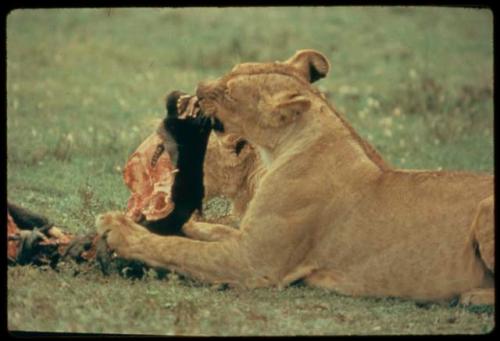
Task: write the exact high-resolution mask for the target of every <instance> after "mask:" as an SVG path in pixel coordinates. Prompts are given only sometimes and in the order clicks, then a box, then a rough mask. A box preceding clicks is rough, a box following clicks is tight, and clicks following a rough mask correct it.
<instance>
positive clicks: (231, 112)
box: [196, 50, 330, 146]
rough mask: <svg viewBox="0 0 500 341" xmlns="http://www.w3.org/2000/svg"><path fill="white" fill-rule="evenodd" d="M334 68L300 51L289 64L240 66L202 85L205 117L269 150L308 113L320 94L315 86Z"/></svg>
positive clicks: (310, 52)
mask: <svg viewBox="0 0 500 341" xmlns="http://www.w3.org/2000/svg"><path fill="white" fill-rule="evenodd" d="M329 70H330V64H329V62H328V60H327V59H326V57H325V56H324V55H323V54H321V53H319V52H317V51H314V50H300V51H298V52H297V53H295V55H294V56H292V57H291V58H290V59H288V60H286V61H284V62H273V63H243V64H239V65H237V66H235V67H234V68H233V69H232V70H231V72H229V73H228V74H227V75H225V76H223V77H222V78H219V79H217V80H214V81H208V82H201V83H200V84H199V85H198V88H197V91H196V95H197V97H198V99H199V100H200V106H201V108H202V109H203V111H204V113H205V114H206V115H212V116H215V117H217V118H218V119H219V120H220V121H221V122H222V123H223V124H224V129H225V131H227V132H230V133H235V134H237V135H241V136H244V137H246V138H248V139H249V140H250V142H252V143H255V144H256V145H264V146H265V145H269V144H270V143H271V144H272V141H270V139H269V137H270V136H272V135H274V136H275V138H278V136H277V133H278V131H282V129H281V128H283V126H286V125H289V124H291V123H292V122H294V121H296V120H298V119H299V118H300V116H301V115H300V114H301V113H303V112H305V111H308V110H309V108H310V106H311V102H312V101H311V96H312V95H314V96H316V95H317V93H318V91H317V90H316V89H314V88H313V87H312V86H311V85H310V84H311V83H312V82H315V81H316V80H318V79H320V78H322V77H325V76H326V75H327V73H328V71H329ZM277 128H279V129H277Z"/></svg>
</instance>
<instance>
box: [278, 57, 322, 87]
mask: <svg viewBox="0 0 500 341" xmlns="http://www.w3.org/2000/svg"><path fill="white" fill-rule="evenodd" d="M285 64H288V65H291V66H293V67H294V68H296V69H297V70H299V71H300V72H301V73H302V74H303V75H304V76H305V77H306V79H307V80H309V82H311V83H314V82H315V81H317V80H318V79H321V78H323V77H325V76H326V75H327V74H328V71H330V63H329V62H328V59H326V57H325V56H324V55H323V54H322V53H320V52H318V51H316V50H299V51H297V52H296V53H295V54H294V55H293V56H292V57H291V58H290V59H288V60H287V61H285Z"/></svg>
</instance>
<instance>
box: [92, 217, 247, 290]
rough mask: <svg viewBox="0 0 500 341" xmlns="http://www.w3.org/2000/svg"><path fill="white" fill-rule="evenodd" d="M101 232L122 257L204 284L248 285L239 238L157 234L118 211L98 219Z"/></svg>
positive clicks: (244, 260)
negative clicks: (191, 237)
mask: <svg viewBox="0 0 500 341" xmlns="http://www.w3.org/2000/svg"><path fill="white" fill-rule="evenodd" d="M97 227H98V230H99V232H100V233H107V242H108V245H109V247H110V248H111V249H113V250H115V252H116V253H117V254H118V255H119V256H120V257H123V258H127V259H136V260H140V261H142V262H145V263H146V264H148V265H150V266H154V267H160V268H167V269H170V270H174V271H177V272H180V273H182V274H185V275H188V276H191V277H193V278H196V279H198V280H200V281H203V282H207V283H229V284H235V285H247V281H246V280H247V279H248V277H249V275H250V272H249V270H248V269H249V266H248V264H247V260H246V257H245V255H244V252H243V250H242V248H241V247H240V243H239V238H229V239H227V240H224V241H217V242H205V241H198V240H192V239H188V238H183V237H173V236H160V235H157V234H154V233H150V232H149V231H148V230H146V229H145V228H144V227H142V226H140V225H138V224H136V223H134V222H133V221H132V220H131V219H129V218H127V217H125V216H124V215H123V214H121V213H118V212H111V213H106V214H103V215H101V216H99V217H98V218H97Z"/></svg>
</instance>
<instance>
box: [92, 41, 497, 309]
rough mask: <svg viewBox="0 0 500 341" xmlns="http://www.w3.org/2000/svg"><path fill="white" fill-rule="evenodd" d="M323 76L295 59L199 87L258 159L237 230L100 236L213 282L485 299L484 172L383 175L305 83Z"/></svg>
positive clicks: (315, 61)
mask: <svg viewBox="0 0 500 341" xmlns="http://www.w3.org/2000/svg"><path fill="white" fill-rule="evenodd" d="M328 69H329V64H328V61H326V58H325V57H324V56H323V55H322V54H320V53H319V52H316V51H313V50H304V51H299V52H298V53H297V54H296V55H295V56H293V57H292V58H290V59H289V60H287V61H286V62H283V63H261V64H257V63H253V64H242V65H239V66H237V67H236V68H234V69H233V71H232V72H230V73H229V74H227V75H226V76H224V77H222V78H220V79H218V80H217V81H214V82H205V83H200V85H199V86H198V91H197V96H198V97H199V99H200V101H201V102H200V103H201V106H202V109H203V110H204V111H205V113H209V114H212V115H216V116H217V117H218V118H219V119H220V120H221V121H222V122H223V124H224V127H225V129H226V131H227V132H229V133H233V134H236V135H238V136H242V137H243V138H245V139H247V140H248V141H250V142H251V144H252V145H253V146H254V147H255V148H256V150H257V152H258V153H259V155H264V156H265V159H266V161H265V162H264V166H265V174H264V175H263V176H262V178H261V179H260V180H259V181H258V183H257V185H256V187H255V193H254V196H253V198H252V199H251V201H250V203H249V205H248V208H247V210H246V212H245V214H244V216H243V219H242V221H241V225H240V229H239V230H235V229H232V230H231V232H229V233H228V234H224V233H221V231H222V230H224V229H226V227H225V226H223V225H216V226H213V229H214V231H215V232H217V233H218V234H219V235H220V236H221V238H220V239H218V240H216V241H199V240H190V239H187V238H182V237H161V236H156V235H154V234H151V233H148V232H147V230H146V229H144V228H142V227H141V226H139V225H137V224H135V223H133V222H132V221H131V220H129V219H122V218H121V217H122V216H123V215H122V214H121V213H108V214H105V215H102V216H100V217H99V218H98V220H97V226H98V228H99V229H100V231H101V232H104V231H109V235H108V243H109V245H110V247H112V248H113V249H115V250H116V252H117V253H118V254H119V255H121V256H122V257H125V258H134V259H139V260H141V261H144V262H146V263H148V264H150V265H153V266H161V267H165V268H169V269H172V270H176V271H179V272H182V273H184V274H187V275H189V276H192V277H194V278H197V279H199V280H201V281H205V282H210V283H222V282H223V283H230V284H233V285H238V286H243V287H263V286H285V285H287V284H289V283H291V282H293V281H295V280H298V279H304V280H305V282H306V283H307V284H310V285H314V286H321V287H324V288H329V289H332V290H335V291H336V292H338V293H341V294H346V295H353V296H396V297H406V298H412V299H419V300H441V299H450V298H452V297H454V296H456V295H461V297H462V302H463V303H469V304H470V303H493V301H494V293H493V285H494V283H493V279H492V271H493V265H494V253H493V250H494V247H493V246H494V230H493V225H494V222H493V205H494V199H493V181H494V179H493V176H491V175H484V174H473V173H466V172H428V171H414V170H399V169H394V168H392V167H391V166H389V165H388V164H386V163H385V162H384V161H383V159H382V158H381V157H380V155H379V154H378V153H377V152H376V151H375V149H373V148H372V147H371V146H370V145H369V144H368V143H367V142H365V141H364V140H363V139H362V138H361V137H359V136H358V135H357V134H356V132H355V131H354V130H353V129H352V128H351V127H350V126H349V125H348V124H347V122H346V121H345V119H343V118H342V117H341V116H340V114H339V113H338V112H336V110H335V109H333V108H332V107H331V106H330V105H329V104H328V103H327V102H326V101H325V100H324V98H323V97H322V96H320V94H319V92H318V91H317V90H316V89H315V88H313V87H312V86H311V85H310V82H311V81H314V80H315V79H317V78H318V77H324V76H325V75H326V73H327V72H328ZM123 220H125V221H123ZM186 227H188V228H190V229H194V230H196V229H197V228H198V227H199V229H200V230H203V229H205V228H208V229H209V230H210V229H211V228H212V226H210V225H208V226H207V225H205V226H201V225H199V223H196V222H193V221H190V222H189V223H188V224H187V226H186Z"/></svg>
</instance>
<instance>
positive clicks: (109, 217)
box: [96, 212, 150, 258]
mask: <svg viewBox="0 0 500 341" xmlns="http://www.w3.org/2000/svg"><path fill="white" fill-rule="evenodd" d="M96 227H97V233H99V234H100V235H101V236H102V237H103V238H105V239H106V242H107V244H108V247H109V248H110V249H111V250H114V251H115V252H116V253H117V254H118V256H120V257H122V258H133V254H134V252H135V251H134V250H136V249H140V248H141V243H142V241H143V239H144V237H145V236H147V235H148V234H149V233H150V232H149V231H148V230H146V229H145V228H144V227H142V226H140V225H138V224H136V223H135V222H134V221H133V220H132V219H130V218H129V217H127V216H126V215H125V214H123V213H121V212H107V213H104V214H100V215H98V216H97V218H96ZM142 247H145V246H144V245H143V246H142Z"/></svg>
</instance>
